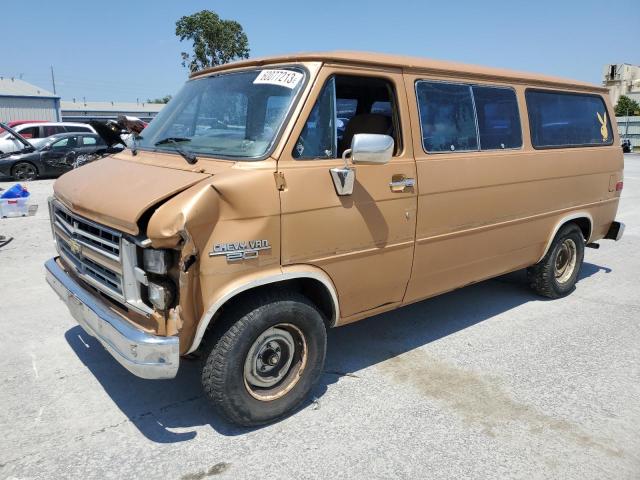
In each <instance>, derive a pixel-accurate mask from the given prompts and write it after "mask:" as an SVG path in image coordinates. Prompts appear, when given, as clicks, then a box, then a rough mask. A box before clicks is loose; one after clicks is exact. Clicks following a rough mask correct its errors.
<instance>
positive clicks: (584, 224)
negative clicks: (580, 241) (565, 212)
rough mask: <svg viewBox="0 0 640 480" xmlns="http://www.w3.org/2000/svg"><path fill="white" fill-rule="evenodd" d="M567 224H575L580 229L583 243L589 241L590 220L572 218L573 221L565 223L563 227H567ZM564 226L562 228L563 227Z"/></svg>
mask: <svg viewBox="0 0 640 480" xmlns="http://www.w3.org/2000/svg"><path fill="white" fill-rule="evenodd" d="M568 223H575V224H576V225H577V226H578V227H580V230H581V231H582V236H583V237H584V240H585V242H588V241H589V237H590V236H591V220H589V219H588V218H587V217H580V218H574V219H573V220H569V221H567V222H565V223H564V225H567V224H568ZM564 225H562V226H563V227H564Z"/></svg>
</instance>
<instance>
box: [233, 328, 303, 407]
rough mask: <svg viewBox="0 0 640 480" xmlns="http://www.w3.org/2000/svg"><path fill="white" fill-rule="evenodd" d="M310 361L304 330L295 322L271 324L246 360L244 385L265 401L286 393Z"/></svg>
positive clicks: (253, 346) (252, 347)
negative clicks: (308, 359) (295, 324)
mask: <svg viewBox="0 0 640 480" xmlns="http://www.w3.org/2000/svg"><path fill="white" fill-rule="evenodd" d="M306 362H307V343H306V340H305V338H304V334H303V333H302V331H301V330H300V329H299V328H298V327H296V326H294V325H291V324H287V323H281V324H278V325H274V326H272V327H269V328H268V329H266V330H265V331H264V332H262V333H261V334H260V335H259V336H258V338H257V339H256V340H255V341H254V342H253V344H252V345H251V348H249V351H248V352H247V356H246V358H245V362H244V369H243V376H244V384H245V387H246V388H247V391H248V392H249V394H250V395H251V396H252V397H254V398H256V399H258V400H262V401H271V400H275V399H277V398H280V397H282V396H284V395H286V394H287V393H288V392H289V391H290V390H291V389H292V388H293V387H294V386H295V385H296V384H297V383H298V381H299V380H300V377H301V375H302V372H303V371H304V368H305V366H306Z"/></svg>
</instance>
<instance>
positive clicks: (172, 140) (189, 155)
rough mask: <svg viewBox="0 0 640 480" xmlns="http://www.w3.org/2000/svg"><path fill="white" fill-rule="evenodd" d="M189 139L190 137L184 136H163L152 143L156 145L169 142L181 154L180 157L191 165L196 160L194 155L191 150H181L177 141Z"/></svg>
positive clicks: (187, 140)
mask: <svg viewBox="0 0 640 480" xmlns="http://www.w3.org/2000/svg"><path fill="white" fill-rule="evenodd" d="M190 141H191V139H190V138H186V137H167V138H163V139H162V140H158V141H157V142H156V143H154V145H155V146H156V147H157V146H158V145H166V144H167V143H170V144H171V145H173V146H174V147H175V149H176V151H177V152H178V153H179V154H180V155H181V156H182V158H184V159H185V160H186V161H187V163H188V164H189V165H193V164H194V163H196V162H197V161H198V159H197V158H196V156H195V155H194V154H193V153H191V152H187V151H185V150H183V149H182V148H181V147H180V144H179V143H178V142H190Z"/></svg>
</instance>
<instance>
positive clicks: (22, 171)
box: [11, 162, 38, 182]
mask: <svg viewBox="0 0 640 480" xmlns="http://www.w3.org/2000/svg"><path fill="white" fill-rule="evenodd" d="M11 176H12V177H13V178H14V179H15V180H17V181H19V182H28V181H30V180H35V179H36V178H38V169H37V168H36V166H35V165H34V164H33V163H31V162H18V163H16V164H14V165H13V167H11Z"/></svg>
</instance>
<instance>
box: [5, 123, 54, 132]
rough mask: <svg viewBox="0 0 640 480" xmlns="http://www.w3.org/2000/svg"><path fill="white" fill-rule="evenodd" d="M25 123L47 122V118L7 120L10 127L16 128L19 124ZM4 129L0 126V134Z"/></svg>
mask: <svg viewBox="0 0 640 480" xmlns="http://www.w3.org/2000/svg"><path fill="white" fill-rule="evenodd" d="M25 123H48V121H47V120H13V121H11V122H7V125H8V126H9V127H11V128H16V127H17V126H19V125H23V124H25ZM4 132H5V129H4V128H0V134H2V133H4Z"/></svg>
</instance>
